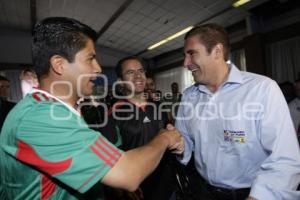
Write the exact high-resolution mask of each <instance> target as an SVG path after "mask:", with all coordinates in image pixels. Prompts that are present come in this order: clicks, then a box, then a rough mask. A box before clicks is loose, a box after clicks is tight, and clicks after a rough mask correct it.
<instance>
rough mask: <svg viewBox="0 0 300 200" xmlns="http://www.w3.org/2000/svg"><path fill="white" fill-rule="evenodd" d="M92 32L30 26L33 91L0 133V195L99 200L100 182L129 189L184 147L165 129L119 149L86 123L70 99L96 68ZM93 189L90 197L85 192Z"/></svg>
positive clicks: (87, 90)
mask: <svg viewBox="0 0 300 200" xmlns="http://www.w3.org/2000/svg"><path fill="white" fill-rule="evenodd" d="M95 37H96V33H95V31H93V30H92V29H91V28H90V27H88V26H86V25H84V24H82V23H80V22H78V21H76V20H73V19H69V18H63V17H52V18H47V19H44V20H42V21H41V22H39V23H37V24H36V25H35V27H34V31H33V43H32V52H33V63H34V66H35V67H36V69H35V70H36V72H37V75H38V78H39V82H40V89H35V91H33V93H32V94H28V95H27V96H26V97H25V98H24V99H23V100H21V101H20V102H19V103H18V104H17V105H16V106H15V108H14V109H13V110H12V111H11V112H10V113H9V115H8V117H7V119H6V121H5V123H4V126H3V128H2V133H1V137H0V143H1V144H0V145H1V146H0V147H1V148H0V173H1V174H0V181H1V182H0V194H1V197H0V198H1V199H21V200H25V199H42V200H44V199H103V197H102V192H101V185H102V184H105V185H109V186H112V187H117V188H123V189H127V190H130V191H134V190H136V188H137V187H138V185H139V184H140V183H141V181H142V180H143V179H144V178H145V177H146V176H147V175H148V174H150V173H151V172H152V171H153V170H154V168H155V167H156V166H157V165H158V163H159V161H160V159H161V157H162V155H163V153H164V152H165V150H166V149H171V150H174V151H175V152H176V153H181V152H182V151H183V141H182V139H181V137H180V135H179V134H178V132H177V131H176V130H174V129H173V128H172V127H170V128H169V131H166V130H164V131H161V134H159V135H158V136H157V137H155V138H154V139H153V140H152V141H151V142H149V143H148V144H147V145H145V146H143V147H140V148H138V149H133V150H130V151H127V152H122V151H121V150H119V149H117V148H116V147H115V146H113V145H112V144H111V143H110V142H108V141H107V140H106V139H105V138H104V137H103V136H102V135H99V133H97V132H95V131H93V130H91V129H89V128H88V126H87V124H86V123H85V122H84V120H83V119H82V117H81V116H80V114H79V113H78V112H77V110H76V109H75V108H76V102H77V100H78V99H79V97H81V96H87V95H91V93H92V88H93V85H94V83H93V81H94V80H95V79H96V77H97V75H98V74H99V73H101V68H100V66H99V64H98V63H97V61H96V59H95V57H96V54H95V49H94V42H93V40H94V39H95ZM91 194H93V195H91Z"/></svg>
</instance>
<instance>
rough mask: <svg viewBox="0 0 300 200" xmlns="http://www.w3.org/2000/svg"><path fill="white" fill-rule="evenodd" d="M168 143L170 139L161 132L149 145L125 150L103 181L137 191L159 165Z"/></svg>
mask: <svg viewBox="0 0 300 200" xmlns="http://www.w3.org/2000/svg"><path fill="white" fill-rule="evenodd" d="M168 145H169V143H168V139H167V138H166V136H164V135H163V134H161V135H159V136H157V137H155V138H154V139H153V140H152V141H151V142H150V143H148V144H147V145H145V146H143V147H140V148H136V149H133V150H130V151H127V152H125V153H124V154H123V155H122V156H121V158H120V159H119V160H118V162H117V163H116V165H115V166H114V167H113V168H112V169H111V170H110V172H109V173H108V174H107V175H106V176H105V177H104V178H103V180H102V182H103V183H104V184H107V185H110V186H113V187H118V188H123V189H127V190H130V191H135V190H136V189H137V187H138V186H139V184H140V183H141V182H142V181H143V180H144V179H145V177H147V176H148V175H149V174H150V173H151V172H152V171H153V170H154V169H155V168H156V167H157V165H158V164H159V162H160V160H161V158H162V156H163V154H164V152H165V150H166V149H167V147H168Z"/></svg>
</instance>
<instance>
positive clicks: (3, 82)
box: [0, 76, 15, 130]
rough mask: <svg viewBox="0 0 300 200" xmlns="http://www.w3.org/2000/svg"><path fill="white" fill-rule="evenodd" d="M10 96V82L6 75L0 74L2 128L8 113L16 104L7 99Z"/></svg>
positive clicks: (0, 124) (0, 119)
mask: <svg viewBox="0 0 300 200" xmlns="http://www.w3.org/2000/svg"><path fill="white" fill-rule="evenodd" d="M9 96H10V82H9V80H8V79H7V78H6V77H4V76H0V130H1V129H2V125H3V123H4V120H5V118H6V116H7V114H8V113H9V111H10V110H11V109H12V108H13V107H14V106H15V103H13V102H10V101H8V100H7V99H8V97H9Z"/></svg>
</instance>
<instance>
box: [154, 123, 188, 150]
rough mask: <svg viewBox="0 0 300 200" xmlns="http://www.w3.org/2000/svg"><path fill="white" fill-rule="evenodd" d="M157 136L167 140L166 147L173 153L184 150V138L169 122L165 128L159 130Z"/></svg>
mask: <svg viewBox="0 0 300 200" xmlns="http://www.w3.org/2000/svg"><path fill="white" fill-rule="evenodd" d="M159 137H164V138H165V140H166V141H167V142H168V145H167V148H168V149H169V150H171V151H172V153H175V154H182V153H183V152H184V139H183V137H182V136H181V134H180V133H179V132H178V130H177V129H176V128H175V127H174V126H173V125H171V124H168V125H167V127H166V129H162V130H161V131H160V135H159Z"/></svg>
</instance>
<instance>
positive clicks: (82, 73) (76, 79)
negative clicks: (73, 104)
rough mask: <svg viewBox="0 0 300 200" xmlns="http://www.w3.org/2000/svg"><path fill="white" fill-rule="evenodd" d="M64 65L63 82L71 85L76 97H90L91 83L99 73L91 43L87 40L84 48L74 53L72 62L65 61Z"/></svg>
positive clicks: (92, 83)
mask: <svg viewBox="0 0 300 200" xmlns="http://www.w3.org/2000/svg"><path fill="white" fill-rule="evenodd" d="M66 64H67V66H66V67H65V69H66V71H65V73H64V76H65V77H64V80H67V81H69V82H70V83H71V84H72V86H73V91H72V92H73V93H74V94H75V95H77V97H81V96H89V95H91V94H92V93H93V86H94V82H93V81H94V80H96V78H97V75H98V74H99V73H101V67H100V65H99V64H98V62H97V60H96V53H95V48H94V43H93V41H92V40H91V39H87V42H86V46H85V47H84V48H83V49H81V50H80V51H78V52H77V53H76V55H75V59H74V62H71V63H69V62H68V61H66Z"/></svg>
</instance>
